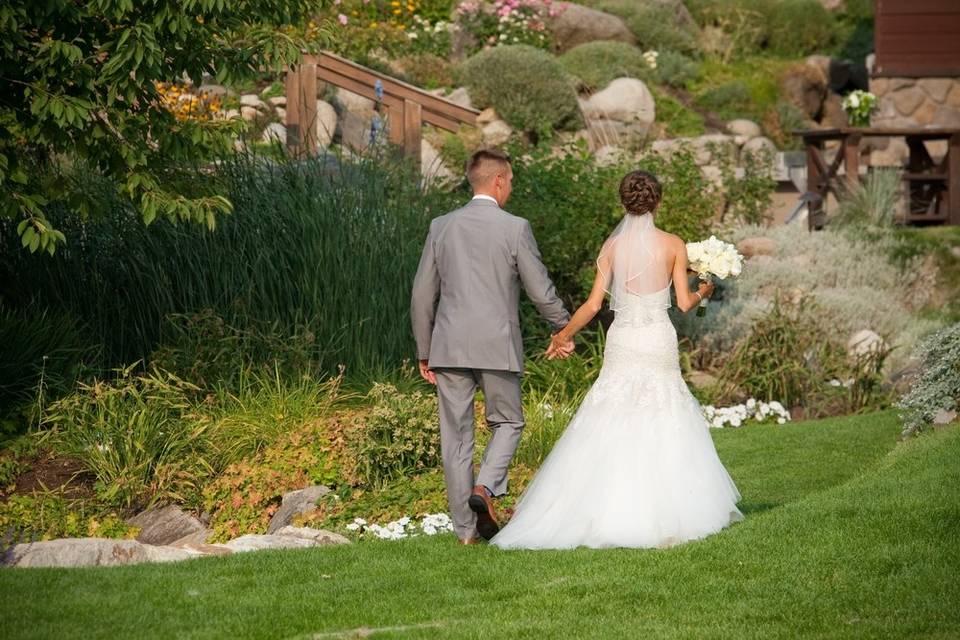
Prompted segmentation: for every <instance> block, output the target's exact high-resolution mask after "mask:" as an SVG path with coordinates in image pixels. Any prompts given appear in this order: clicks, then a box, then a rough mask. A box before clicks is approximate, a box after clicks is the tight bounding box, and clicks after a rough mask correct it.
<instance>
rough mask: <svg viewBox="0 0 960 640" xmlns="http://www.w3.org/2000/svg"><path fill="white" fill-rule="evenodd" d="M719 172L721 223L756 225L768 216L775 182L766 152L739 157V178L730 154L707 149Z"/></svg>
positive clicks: (771, 157) (771, 159)
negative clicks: (722, 205) (721, 205)
mask: <svg viewBox="0 0 960 640" xmlns="http://www.w3.org/2000/svg"><path fill="white" fill-rule="evenodd" d="M711 155H713V157H714V159H715V160H716V161H717V166H718V168H719V169H720V179H721V183H722V188H723V197H724V208H723V214H722V215H721V220H722V221H723V222H725V223H730V222H732V221H736V222H740V223H748V224H760V223H761V222H763V221H764V220H765V218H766V217H767V216H768V214H769V209H770V203H771V202H772V201H773V191H774V189H776V188H777V182H776V180H774V179H773V178H772V177H771V176H772V171H773V156H772V155H771V154H770V152H769V151H767V150H765V149H764V150H760V151H756V152H752V153H751V152H745V153H742V154H741V158H740V160H741V164H742V167H741V168H742V170H743V172H742V175H741V174H738V172H737V166H736V162H735V159H734V158H733V157H732V154H730V153H720V152H718V150H717V149H716V148H714V149H711Z"/></svg>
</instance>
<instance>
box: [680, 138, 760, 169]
mask: <svg viewBox="0 0 960 640" xmlns="http://www.w3.org/2000/svg"><path fill="white" fill-rule="evenodd" d="M751 142H752V140H751ZM747 144H749V142H748V143H747ZM689 145H690V150H691V151H692V152H693V156H694V160H695V161H696V163H697V165H698V166H701V167H702V166H704V165H708V164H711V163H712V162H713V160H714V159H716V158H722V157H723V156H724V155H727V156H731V157H732V158H733V159H734V160H736V157H737V143H736V142H735V141H734V139H733V137H731V136H728V135H726V134H723V133H708V134H707V135H704V136H698V137H696V138H691V139H690V140H689ZM744 146H746V145H744Z"/></svg>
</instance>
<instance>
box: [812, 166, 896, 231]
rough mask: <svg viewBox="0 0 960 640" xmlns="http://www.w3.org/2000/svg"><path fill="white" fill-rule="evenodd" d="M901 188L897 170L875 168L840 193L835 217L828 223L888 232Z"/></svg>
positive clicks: (892, 221)
mask: <svg viewBox="0 0 960 640" xmlns="http://www.w3.org/2000/svg"><path fill="white" fill-rule="evenodd" d="M901 188H902V182H901V180H900V171H899V170H897V169H894V168H877V169H875V170H874V171H872V172H871V173H870V174H869V175H867V177H866V179H865V180H863V181H858V182H857V184H856V186H854V187H853V188H847V189H845V190H844V192H843V193H841V194H840V198H839V207H838V210H837V214H836V217H834V218H833V219H832V220H830V224H836V225H840V226H858V227H878V228H880V229H889V228H890V227H892V226H893V223H894V220H893V217H894V214H895V213H896V210H897V206H898V204H899V198H898V195H899V193H900V189H901Z"/></svg>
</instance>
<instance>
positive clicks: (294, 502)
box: [267, 484, 330, 534]
mask: <svg viewBox="0 0 960 640" xmlns="http://www.w3.org/2000/svg"><path fill="white" fill-rule="evenodd" d="M328 493H330V489H329V488H327V487H325V486H323V485H322V484H319V485H316V486H313V487H307V488H306V489H300V490H299V491H291V492H290V493H287V494H285V495H284V496H283V498H282V499H281V501H280V508H279V509H277V512H276V513H275V514H273V517H272V518H270V525H269V526H268V527H267V533H268V534H271V533H274V532H276V531H278V530H280V529H282V528H283V527H285V526H287V525H288V524H290V523H291V522H293V519H294V517H296V516H298V515H300V514H303V513H309V512H311V511H314V510H316V508H317V500H319V499H320V498H322V497H323V496H325V495H327V494H328Z"/></svg>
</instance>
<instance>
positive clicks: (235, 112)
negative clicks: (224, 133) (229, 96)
mask: <svg viewBox="0 0 960 640" xmlns="http://www.w3.org/2000/svg"><path fill="white" fill-rule="evenodd" d="M239 117H240V110H239V109H227V110H226V111H224V112H223V119H224V120H233V119H234V118H239Z"/></svg>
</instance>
